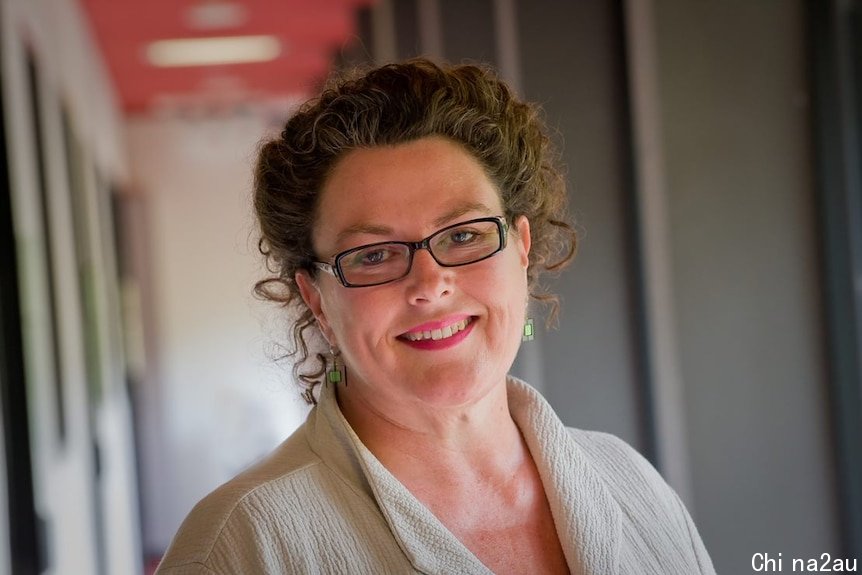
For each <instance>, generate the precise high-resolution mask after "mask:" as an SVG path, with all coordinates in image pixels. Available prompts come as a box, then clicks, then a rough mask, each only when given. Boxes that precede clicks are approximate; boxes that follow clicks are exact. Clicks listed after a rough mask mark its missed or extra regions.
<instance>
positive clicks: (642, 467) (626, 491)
mask: <svg viewBox="0 0 862 575" xmlns="http://www.w3.org/2000/svg"><path fill="white" fill-rule="evenodd" d="M567 429H568V431H569V435H570V436H571V437H572V439H573V440H574V441H575V443H576V444H577V445H578V447H580V448H581V451H582V453H583V454H584V455H585V457H587V459H588V460H589V462H590V465H591V467H592V468H593V470H594V471H595V472H596V473H598V474H599V475H600V476H601V477H602V479H603V482H604V484H605V485H606V486H607V487H608V488H609V489H610V490H611V491H612V493H613V494H614V495H615V496H617V499H619V498H620V497H621V496H625V497H626V498H644V499H647V498H648V499H650V500H652V501H654V502H655V503H664V504H666V505H669V506H675V505H676V503H675V500H676V494H675V493H674V491H673V489H671V487H670V486H669V485H668V484H667V483H666V482H665V480H664V478H662V476H661V475H660V474H659V472H658V471H657V470H656V469H655V467H653V465H652V464H651V463H650V462H649V461H648V460H647V459H646V458H645V457H644V456H643V455H641V454H640V453H638V451H637V450H636V449H634V448H633V447H632V446H631V445H629V444H628V443H626V442H625V441H623V440H622V439H620V438H619V437H617V436H615V435H612V434H610V433H604V432H600V431H585V430H582V429H574V428H567Z"/></svg>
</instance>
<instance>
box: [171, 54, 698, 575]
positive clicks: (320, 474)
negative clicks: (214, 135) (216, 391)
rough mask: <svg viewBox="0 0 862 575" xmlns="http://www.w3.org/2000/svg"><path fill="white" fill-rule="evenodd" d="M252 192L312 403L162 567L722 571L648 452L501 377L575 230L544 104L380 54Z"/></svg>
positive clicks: (273, 152)
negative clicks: (544, 280)
mask: <svg viewBox="0 0 862 575" xmlns="http://www.w3.org/2000/svg"><path fill="white" fill-rule="evenodd" d="M255 188H256V190H255V207H256V210H257V214H258V218H259V220H260V226H261V231H262V240H261V250H262V252H263V253H264V254H265V255H266V256H267V261H268V264H269V267H270V269H271V270H273V272H274V273H275V276H274V277H273V278H269V279H267V280H264V281H262V282H260V283H259V284H258V286H257V291H258V293H260V294H262V295H263V296H265V297H267V298H269V299H271V300H274V301H277V302H280V303H282V304H284V305H286V306H295V308H296V310H297V313H298V317H299V319H298V320H297V322H296V323H295V324H294V326H293V331H292V334H293V337H294V343H295V345H296V347H295V353H296V355H298V361H297V364H296V365H297V367H296V374H297V378H298V379H299V380H300V381H302V382H303V383H304V385H305V387H306V397H307V398H308V399H309V400H310V401H313V402H316V403H317V405H316V407H315V408H314V409H313V410H312V411H311V413H310V415H309V416H308V419H307V421H306V422H305V423H304V424H303V425H302V426H301V427H300V428H299V429H298V430H297V431H296V433H294V434H293V435H292V436H291V437H290V438H288V439H287V440H286V441H285V442H284V443H283V444H282V445H281V446H280V447H279V448H278V449H277V450H276V451H275V452H274V453H273V454H272V455H271V456H270V457H269V458H267V459H266V460H265V461H263V462H262V463H260V464H258V465H256V466H255V467H254V468H252V469H250V470H249V471H246V472H245V473H243V474H241V475H240V476H239V477H237V478H235V479H233V480H232V481H230V482H228V483H227V484H225V485H224V486H222V487H220V488H219V489H218V490H216V491H215V492H214V493H213V494H211V495H209V496H208V497H207V498H205V499H204V500H203V501H202V502H201V503H199V504H198V505H197V507H196V508H195V509H194V510H193V511H192V513H191V514H190V516H189V517H188V518H187V519H186V521H185V522H184V524H183V526H182V527H181V529H180V531H179V533H178V534H177V536H176V538H175V540H174V542H173V543H172V545H171V548H170V549H169V551H168V553H167V555H166V557H165V559H164V561H163V562H162V564H161V566H160V572H161V573H415V572H420V573H489V572H493V573H578V574H602V575H604V574H611V573H620V574H622V573H638V574H647V573H655V574H659V573H660V574H663V575H666V574H669V573H679V574H685V575H691V574H693V573H714V571H713V568H712V564H711V562H710V559H709V556H708V555H707V553H706V550H705V549H704V547H703V544H702V543H701V540H700V538H699V536H698V534H697V530H696V529H695V527H694V525H693V524H692V522H691V519H690V518H689V516H688V514H687V512H686V511H685V509H684V507H683V506H682V504H681V503H680V501H679V499H678V498H677V497H676V495H675V494H674V493H673V492H672V490H671V489H670V488H669V487H668V486H667V485H666V484H665V483H664V482H663V481H662V479H661V478H660V476H659V475H658V474H657V473H656V471H655V470H654V469H653V468H652V467H651V466H650V465H649V464H648V463H647V462H646V461H645V460H644V459H643V458H641V457H640V456H639V455H637V454H636V453H635V452H634V451H633V450H632V449H631V448H630V447H628V446H627V445H625V444H624V443H623V442H621V441H620V440H618V439H616V438H614V437H612V436H609V435H606V434H600V433H591V432H585V431H579V430H573V429H567V428H566V427H564V425H563V424H562V422H561V421H560V420H559V418H558V417H557V416H556V415H555V414H554V412H553V411H552V409H551V408H550V406H548V404H547V403H546V402H545V401H544V400H543V399H542V398H541V397H540V396H539V395H538V393H537V392H536V391H535V390H533V389H532V388H531V387H529V386H528V385H527V384H525V383H523V382H521V381H518V380H516V379H514V378H512V377H509V376H508V375H507V372H508V370H509V368H510V367H511V365H512V363H513V361H514V359H515V354H516V353H517V350H518V347H519V345H520V342H521V338H522V334H523V330H524V326H525V321H527V320H526V311H527V303H528V299H529V297H530V296H531V295H532V296H533V297H534V298H537V299H539V300H541V301H545V302H551V303H552V304H553V303H554V302H553V298H552V296H550V295H549V294H546V293H543V292H542V291H541V290H540V289H539V286H538V283H537V282H538V279H539V275H540V272H542V271H547V270H555V269H558V268H560V267H562V266H563V265H565V264H566V263H568V260H569V259H571V256H572V254H573V250H574V234H573V232H572V228H571V227H570V226H569V225H568V224H566V223H565V220H566V214H565V188H564V185H563V181H562V178H561V177H560V175H559V172H558V171H557V170H556V169H555V168H554V165H553V157H552V151H551V148H550V146H549V142H548V139H547V137H546V135H545V132H544V128H543V125H542V123H541V121H540V119H539V117H538V112H537V109H536V108H535V107H533V106H531V105H529V104H525V103H523V102H520V101H518V100H517V99H516V98H515V97H514V96H513V95H512V94H511V92H510V91H509V90H508V88H507V87H506V86H505V85H504V84H503V83H501V82H500V81H499V80H498V79H496V78H495V77H494V76H493V74H491V73H490V72H488V71H486V70H483V69H481V68H478V67H475V66H455V67H448V68H441V67H438V66H436V65H435V64H433V63H431V62H429V61H427V60H413V61H409V62H407V63H404V64H399V65H390V66H385V67H383V68H380V69H377V70H373V71H371V72H369V73H367V74H365V75H364V76H360V77H357V78H355V79H352V80H346V81H338V82H335V83H334V84H333V85H332V86H331V87H330V88H329V89H327V90H325V91H324V93H323V95H322V96H321V97H320V98H319V99H318V100H315V101H312V102H309V103H308V104H306V105H305V106H304V107H303V108H301V109H300V110H299V112H298V113H297V114H296V115H294V116H293V117H292V118H291V119H290V120H289V121H288V123H287V125H286V127H285V129H284V131H283V132H282V133H281V135H280V137H278V138H277V139H275V140H273V141H271V142H268V143H267V144H265V145H264V146H263V148H262V151H261V154H260V159H259V162H258V166H257V174H256V182H255ZM321 338H322V339H321ZM320 344H324V347H325V348H326V351H328V353H315V351H314V348H315V347H317V346H319V345H320ZM323 381H325V383H324V384H323V385H320V383H321V382H323Z"/></svg>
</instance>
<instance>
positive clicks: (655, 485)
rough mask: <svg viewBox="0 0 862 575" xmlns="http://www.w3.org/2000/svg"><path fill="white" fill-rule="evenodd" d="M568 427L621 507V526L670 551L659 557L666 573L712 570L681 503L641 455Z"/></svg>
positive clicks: (600, 436) (607, 438) (614, 439)
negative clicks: (622, 524) (662, 557)
mask: <svg viewBox="0 0 862 575" xmlns="http://www.w3.org/2000/svg"><path fill="white" fill-rule="evenodd" d="M568 431H569V434H570V436H571V437H572V439H573V440H574V441H575V443H576V444H577V445H578V446H579V447H580V448H581V451H582V453H583V454H584V456H585V457H586V458H587V459H588V460H589V463H590V466H591V468H592V469H593V470H594V471H595V472H596V473H597V474H598V475H599V476H600V477H601V478H602V482H603V484H604V485H605V487H606V488H607V489H608V491H609V492H610V494H611V496H612V497H613V498H614V500H615V501H616V503H617V505H619V507H620V509H621V510H622V511H623V515H624V516H625V518H626V519H625V521H626V523H627V525H628V526H629V527H630V528H631V529H632V530H633V531H634V532H636V533H638V536H639V537H641V538H643V539H645V540H647V539H648V540H650V541H652V542H653V544H652V546H651V547H652V548H666V549H671V550H673V552H672V553H669V554H668V555H667V556H666V557H665V558H664V559H663V561H664V562H665V563H664V565H665V569H666V572H687V573H704V574H714V573H715V569H714V567H713V565H712V561H711V559H710V557H709V553H708V552H707V550H706V548H705V547H704V545H703V541H702V540H701V538H700V534H699V533H698V531H697V528H696V527H695V525H694V522H693V521H692V520H691V516H690V515H689V513H688V510H687V509H686V508H685V505H684V504H683V502H682V501H681V500H680V498H679V496H677V494H676V492H675V491H674V490H673V488H671V487H670V485H668V484H667V482H665V480H664V478H663V477H662V476H661V475H660V474H659V472H658V471H657V470H656V469H655V467H653V465H652V464H651V463H650V462H649V461H647V459H646V458H645V457H643V456H642V455H641V454H640V453H638V452H637V450H635V449H634V448H633V447H632V446H630V445H629V444H628V443H626V442H625V441H623V440H622V439H620V438H619V437H616V436H614V435H611V434H609V433H602V432H597V431H584V430H580V429H572V428H568ZM661 542H664V543H661ZM681 566H682V567H681ZM671 567H673V568H671Z"/></svg>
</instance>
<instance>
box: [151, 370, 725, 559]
mask: <svg viewBox="0 0 862 575" xmlns="http://www.w3.org/2000/svg"><path fill="white" fill-rule="evenodd" d="M507 385H508V397H509V408H510V411H511V413H512V417H513V418H514V420H515V422H516V423H517V424H518V427H519V428H520V430H521V433H522V435H523V436H524V438H525V440H526V442H527V445H528V447H529V449H530V453H531V455H532V456H533V459H534V460H535V463H536V466H537V468H538V470H539V475H540V476H541V479H542V483H543V485H544V488H545V493H546V495H547V498H548V501H549V503H550V507H551V512H552V515H553V518H554V525H555V527H556V530H557V534H558V535H559V538H560V542H561V544H562V547H563V551H564V553H565V556H566V560H567V562H568V565H569V570H570V571H571V573H573V574H578V575H616V574H619V575H676V574H678V575H696V574H705V575H706V574H714V573H715V571H714V569H713V566H712V562H711V561H710V558H709V555H708V554H707V552H706V549H705V548H704V546H703V543H702V542H701V539H700V536H699V535H698V533H697V530H696V529H695V526H694V524H693V523H692V521H691V518H690V517H689V515H688V513H687V511H686V510H685V508H684V506H683V505H682V503H681V502H680V500H679V498H678V497H677V496H676V494H675V493H674V492H673V491H672V490H671V488H670V487H668V485H667V484H666V483H665V482H664V481H663V480H662V478H661V477H660V476H659V474H658V473H657V472H656V471H655V469H653V467H652V466H651V465H650V464H649V463H648V462H647V461H646V460H645V459H644V458H642V457H641V456H640V455H639V454H638V453H637V452H635V451H634V450H633V449H632V448H631V447H629V446H628V445H627V444H625V443H624V442H623V441H621V440H619V439H617V438H615V437H614V436H612V435H608V434H604V433H596V432H588V431H580V430H575V429H568V428H566V427H565V426H564V425H563V423H562V422H561V421H560V419H559V418H558V417H557V415H556V414H555V413H554V411H553V409H552V408H551V407H550V405H548V403H547V402H546V401H545V400H544V399H543V398H542V397H541V396H540V395H539V394H538V393H537V392H536V391H535V390H534V389H533V388H531V387H530V386H528V385H527V384H525V383H523V382H521V381H519V380H517V379H514V378H510V379H509V381H508V384H507ZM417 572H418V573H427V574H432V573H440V574H443V573H446V574H449V573H451V574H473V573H477V574H478V573H483V574H487V573H490V571H489V570H488V568H487V567H485V565H483V564H482V563H481V562H480V561H479V559H478V558H476V556H475V555H474V554H473V553H471V552H470V551H469V550H468V549H467V548H466V547H465V546H464V545H463V544H462V543H461V542H460V541H459V540H458V539H457V538H456V537H455V536H454V535H453V534H452V533H451V532H450V531H449V530H448V529H446V527H445V526H444V525H443V524H442V523H441V522H440V521H439V520H438V519H437V518H436V517H435V516H434V515H433V514H432V513H431V512H430V511H429V510H428V509H427V508H426V507H425V506H424V505H423V504H422V503H421V502H420V501H419V500H418V499H416V498H415V497H414V496H413V495H412V494H411V493H410V492H409V491H408V490H407V489H406V488H405V487H404V486H403V485H402V484H401V483H400V482H399V481H398V480H397V479H396V478H395V477H394V476H393V475H392V474H391V473H389V471H387V470H386V468H385V467H383V465H382V464H381V463H380V462H379V461H378V460H377V459H376V458H375V457H374V455H372V454H371V452H370V451H368V449H367V448H366V447H365V446H364V445H363V444H362V442H361V441H360V440H359V438H358V437H357V436H356V434H355V433H354V432H353V430H352V429H351V427H350V425H349V424H348V423H347V421H346V420H345V419H344V417H343V415H342V414H341V411H340V410H339V408H338V403H337V401H336V398H335V393H334V390H333V389H332V388H329V387H327V388H324V389H323V391H322V393H321V398H320V402H319V404H318V405H317V406H316V407H315V408H314V409H313V410H312V411H311V413H310V414H309V416H308V419H307V420H306V422H305V423H304V424H303V425H302V426H301V427H300V428H299V429H298V430H297V431H296V432H295V433H294V434H293V435H291V436H290V437H289V438H288V439H287V440H286V441H285V442H284V443H282V444H281V446H279V447H278V448H277V449H276V450H275V451H274V452H273V453H272V454H271V455H270V456H269V457H268V458H267V459H266V460H264V461H263V462H261V463H260V464H258V465H256V466H255V467H253V468H251V469H250V470H248V471H246V472H245V473H243V474H241V475H240V476H238V477H236V478H235V479H233V480H231V481H229V482H228V483H226V484H225V485H223V486H221V487H220V488H218V489H217V490H216V491H215V492H213V493H212V494H210V495H208V496H207V497H206V498H204V499H203V501H201V502H200V503H198V505H197V506H196V507H195V508H194V509H193V510H192V512H191V513H190V514H189V516H188V517H187V518H186V520H185V522H184V523H183V525H182V526H181V527H180V530H179V532H178V533H177V535H176V537H175V538H174V541H173V542H172V543H171V546H170V548H169V549H168V552H167V554H166V556H165V558H164V560H163V561H162V564H161V565H160V567H159V570H158V573H160V574H162V575H178V574H204V573H273V574H274V573H279V574H281V573H291V574H293V573H296V574H300V573H302V574H304V573H351V574H353V573H374V574H377V573H397V574H401V573H417Z"/></svg>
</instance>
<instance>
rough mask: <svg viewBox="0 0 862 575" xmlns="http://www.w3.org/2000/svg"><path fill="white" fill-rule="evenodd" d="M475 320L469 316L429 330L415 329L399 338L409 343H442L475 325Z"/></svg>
mask: <svg viewBox="0 0 862 575" xmlns="http://www.w3.org/2000/svg"><path fill="white" fill-rule="evenodd" d="M473 319H474V318H473V316H468V317H465V318H462V319H460V320H458V321H455V322H453V323H450V324H447V325H443V326H440V327H431V326H430V325H428V326H427V327H428V329H424V330H423V329H415V330H413V331H408V332H406V333H404V334H402V335H401V336H399V337H401V338H403V339H406V340H407V341H440V340H443V339H449V338H450V337H453V336H455V335H457V334H458V333H461V332H462V331H464V330H465V329H467V326H469V325H470V324H471V323H473ZM422 327H426V326H419V328H422Z"/></svg>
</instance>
